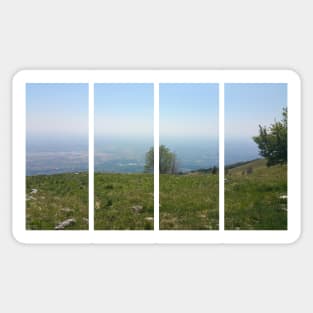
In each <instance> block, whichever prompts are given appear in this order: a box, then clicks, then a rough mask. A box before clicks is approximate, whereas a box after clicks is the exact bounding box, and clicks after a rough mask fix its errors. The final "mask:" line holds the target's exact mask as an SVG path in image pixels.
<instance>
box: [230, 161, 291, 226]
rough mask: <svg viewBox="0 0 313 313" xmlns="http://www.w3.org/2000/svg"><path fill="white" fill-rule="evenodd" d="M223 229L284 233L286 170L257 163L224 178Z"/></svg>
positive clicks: (240, 168)
mask: <svg viewBox="0 0 313 313" xmlns="http://www.w3.org/2000/svg"><path fill="white" fill-rule="evenodd" d="M225 178H226V179H225V229H227V230H239V229H241V230H286V229H287V199H285V198H284V197H283V196H286V195H287V166H286V165H275V166H272V167H267V166H266V161H265V160H257V161H254V162H251V163H248V164H245V165H243V166H239V167H235V168H233V169H230V170H228V173H227V175H225Z"/></svg>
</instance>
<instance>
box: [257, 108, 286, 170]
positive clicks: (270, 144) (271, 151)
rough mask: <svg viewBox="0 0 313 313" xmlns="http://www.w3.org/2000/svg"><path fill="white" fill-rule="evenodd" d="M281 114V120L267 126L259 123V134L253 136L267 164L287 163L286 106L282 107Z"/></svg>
mask: <svg viewBox="0 0 313 313" xmlns="http://www.w3.org/2000/svg"><path fill="white" fill-rule="evenodd" d="M282 115H283V118H282V120H281V121H279V122H275V123H274V124H272V125H271V126H270V127H269V128H267V127H266V126H264V127H262V126H261V125H259V136H255V137H253V140H254V141H255V142H256V143H257V145H258V146H259V150H260V154H261V155H262V156H263V157H265V158H266V159H267V165H268V166H272V165H275V164H286V163H287V132H288V125H287V108H284V109H283V113H282Z"/></svg>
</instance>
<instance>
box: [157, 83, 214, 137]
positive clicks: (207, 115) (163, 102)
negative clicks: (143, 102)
mask: <svg viewBox="0 0 313 313" xmlns="http://www.w3.org/2000/svg"><path fill="white" fill-rule="evenodd" d="M217 136H218V84H189V83H188V84H160V140H162V139H163V138H164V139H166V138H189V139H190V138H196V139H202V138H210V137H212V138H217Z"/></svg>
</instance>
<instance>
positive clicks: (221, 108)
mask: <svg viewBox="0 0 313 313" xmlns="http://www.w3.org/2000/svg"><path fill="white" fill-rule="evenodd" d="M224 139H225V138H224V83H220V84H219V230H220V231H221V232H223V231H224V217H225V210H224V204H225V199H224V181H225V179H224V178H225V173H224V145H225V140H224Z"/></svg>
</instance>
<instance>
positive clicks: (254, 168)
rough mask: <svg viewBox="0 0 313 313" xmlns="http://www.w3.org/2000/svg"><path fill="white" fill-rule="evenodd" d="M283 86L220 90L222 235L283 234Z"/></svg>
mask: <svg viewBox="0 0 313 313" xmlns="http://www.w3.org/2000/svg"><path fill="white" fill-rule="evenodd" d="M287 114H288V111H287V84H278V83H277V84H276V83H275V84H225V229H227V230H286V229H287V215H288V214H287V212H288V210H287V208H288V207H287V200H288V195H287V130H288V129H287Z"/></svg>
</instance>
